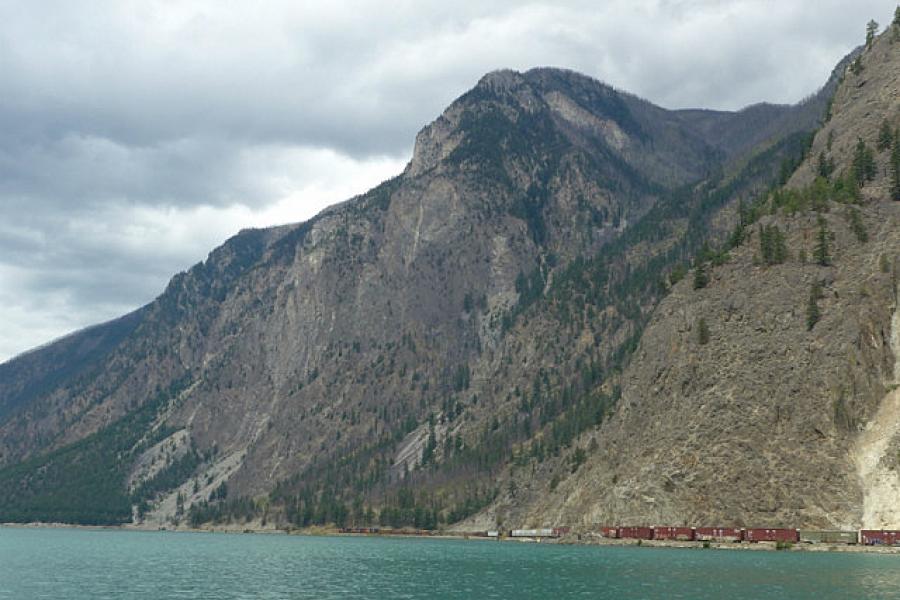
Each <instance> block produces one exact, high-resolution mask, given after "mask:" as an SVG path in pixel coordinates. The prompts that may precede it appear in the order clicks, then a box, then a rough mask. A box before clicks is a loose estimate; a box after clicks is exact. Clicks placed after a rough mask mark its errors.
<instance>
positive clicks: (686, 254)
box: [0, 41, 893, 526]
mask: <svg viewBox="0 0 900 600" xmlns="http://www.w3.org/2000/svg"><path fill="white" fill-rule="evenodd" d="M886 43H887V42H883V41H879V46H878V47H879V48H881V47H882V46H883V45H884V44H886ZM888 54H890V53H888ZM892 57H893V55H890V56H889V57H888V58H890V59H891V60H892ZM850 58H851V57H848V59H845V61H844V62H843V63H842V64H841V65H839V66H838V67H837V68H836V69H835V73H834V75H833V76H832V78H831V79H830V80H829V82H828V83H827V84H826V85H825V86H824V87H823V89H822V90H821V91H820V92H819V93H818V94H816V95H814V96H811V97H810V98H809V99H808V100H807V101H805V102H803V103H801V104H799V105H795V106H779V105H756V106H753V107H750V108H748V109H745V110H743V111H739V112H721V111H704V110H680V111H669V110H665V109H663V108H660V107H657V106H654V105H652V104H651V103H649V102H646V101H644V100H642V99H640V98H637V97H635V96H632V95H629V94H627V93H623V92H621V91H618V90H615V89H613V88H611V87H609V86H607V85H605V84H602V83H600V82H598V81H596V80H594V79H591V78H588V77H585V76H582V75H579V74H577V73H573V72H570V71H564V70H559V69H546V68H544V69H534V70H531V71H527V72H525V73H518V72H514V71H496V72H493V73H489V74H488V75H486V76H485V77H483V78H482V79H481V81H479V82H478V84H477V85H476V86H475V87H474V88H473V89H472V90H471V91H469V92H467V93H466V94H464V95H463V96H461V97H460V98H459V99H457V100H456V101H455V102H454V103H453V104H451V105H450V106H449V107H448V108H447V109H446V110H445V111H444V113H443V114H442V115H441V116H440V117H438V118H437V119H436V120H435V121H434V122H432V123H431V124H429V125H428V126H427V127H425V128H424V129H423V130H422V131H421V132H420V133H419V134H418V135H417V137H416V144H415V150H414V154H413V157H412V159H411V161H410V163H409V164H408V165H407V167H406V169H405V170H404V172H403V173H402V174H400V175H399V176H397V177H396V178H394V179H391V180H389V181H386V182H384V183H383V184H381V185H380V186H378V187H376V188H374V189H373V190H371V191H369V192H367V193H365V194H362V195H361V196H358V197H356V198H353V199H351V200H348V201H346V202H344V203H342V204H340V205H337V206H334V207H332V208H330V209H327V210H326V211H324V212H322V213H321V214H319V215H318V216H317V217H315V218H313V219H312V220H310V221H308V222H305V223H300V224H295V225H287V226H282V227H276V228H271V229H264V230H245V231H242V232H240V233H239V234H238V235H236V236H235V237H233V238H231V239H230V240H228V241H227V242H226V243H225V244H223V245H222V246H221V247H219V248H217V249H216V250H214V251H213V252H212V253H211V254H210V255H209V257H208V258H207V260H206V261H204V262H203V263H200V264H198V265H195V266H194V267H193V268H191V269H190V270H189V271H187V272H185V273H180V274H178V275H176V276H175V277H174V278H173V279H172V280H171V282H170V283H169V285H168V287H167V288H166V290H165V291H164V292H163V293H162V295H161V296H160V297H159V298H157V299H156V300H155V301H153V302H152V303H150V304H149V305H147V306H145V307H143V308H141V309H140V310H138V311H136V312H135V313H132V314H131V315H128V316H126V317H123V318H122V319H119V320H117V321H113V322H111V323H107V324H104V325H100V326H97V327H94V328H90V329H87V330H85V331H82V332H78V333H75V334H73V335H71V336H68V337H67V338H64V339H62V340H60V341H58V342H55V343H53V344H50V345H48V346H45V347H42V348H39V349H36V350H34V351H32V352H29V353H27V354H25V355H22V356H20V357H17V358H16V359H13V360H12V361H9V362H7V363H5V364H3V365H0V467H2V468H0V521H4V520H7V521H29V520H41V521H65V522H79V523H119V522H127V521H131V520H138V521H145V522H148V523H159V524H162V523H171V522H185V521H189V522H191V523H192V524H199V523H202V522H206V521H222V520H238V521H240V520H244V519H260V520H262V521H264V522H266V523H269V524H276V525H286V524H290V525H309V524H312V523H326V522H335V523H348V522H355V523H365V522H370V521H372V520H374V519H376V518H377V519H380V520H381V521H382V522H385V523H390V524H395V525H406V524H409V525H416V526H435V525H436V524H438V523H441V524H451V523H457V522H461V521H463V520H464V519H466V518H475V519H480V520H481V521H485V520H491V521H492V522H497V521H498V520H499V521H503V520H507V521H508V520H511V519H527V520H530V521H535V522H538V521H540V522H545V521H548V520H555V519H557V518H563V517H564V518H566V519H568V520H571V521H573V522H576V521H578V522H580V521H584V520H585V519H588V518H592V516H594V515H599V516H609V517H610V518H612V517H613V516H617V515H622V516H627V515H632V514H643V513H639V512H635V511H641V510H644V509H643V508H640V506H641V505H640V503H639V502H638V503H637V504H636V503H635V502H631V501H628V502H625V501H623V503H621V507H623V508H621V510H620V509H619V508H614V509H602V510H600V509H598V508H597V506H599V504H598V503H604V506H607V505H606V504H605V503H606V502H607V501H608V500H609V493H610V490H613V491H615V490H617V489H619V488H617V487H615V485H614V486H613V487H611V488H610V487H609V486H608V485H606V484H605V483H604V484H603V485H602V486H600V487H598V485H597V482H605V481H607V480H608V479H609V477H610V476H611V477H613V478H616V477H622V475H621V473H625V472H626V471H625V470H626V469H627V468H628V466H627V465H629V464H634V465H639V464H641V463H639V462H632V463H628V461H629V460H631V461H640V460H643V459H642V458H641V457H645V458H646V457H647V456H650V455H651V454H652V455H656V454H655V453H665V452H670V453H671V456H679V455H680V452H672V450H673V448H671V447H669V446H668V445H667V442H669V441H670V442H672V443H677V442H678V441H679V440H678V438H677V437H672V438H667V440H665V441H664V440H656V439H652V438H644V441H643V442H641V444H640V445H637V441H635V442H634V444H635V445H632V446H629V445H628V443H630V442H628V443H626V442H627V441H628V440H633V439H635V438H633V436H632V433H633V432H635V431H637V430H641V431H643V429H642V427H643V426H640V427H638V426H636V425H635V424H634V423H635V422H634V421H632V420H629V415H632V414H639V412H640V411H643V412H644V413H645V417H646V418H650V419H653V418H654V417H653V415H655V414H658V415H663V414H667V413H665V411H664V410H663V409H664V408H666V407H665V406H655V405H654V404H653V398H655V397H656V396H654V394H655V393H656V392H654V393H652V394H651V393H649V392H648V389H650V388H648V384H646V382H645V381H644V379H642V377H643V374H644V373H646V372H649V371H648V369H650V368H651V367H650V366H649V365H653V364H657V363H658V362H660V361H662V362H663V363H664V362H665V360H666V359H665V356H660V355H657V356H655V357H653V356H648V352H649V350H648V348H649V346H648V345H649V344H652V342H650V341H648V340H655V339H659V340H666V341H668V338H667V337H665V335H663V334H661V333H659V332H660V331H663V330H665V329H664V328H665V327H666V325H661V324H659V323H660V322H663V323H670V322H671V321H670V320H669V321H667V320H665V319H664V318H663V317H662V316H661V315H666V314H669V312H671V311H672V310H673V309H672V306H673V303H675V302H677V301H678V299H679V298H682V299H684V298H687V299H686V300H683V302H690V298H689V297H690V293H689V292H688V291H687V290H686V289H685V286H686V285H688V284H686V283H685V282H684V281H682V282H681V283H677V282H678V280H679V278H681V277H683V274H684V270H685V268H686V267H687V266H688V265H689V263H690V261H691V259H692V257H694V256H695V255H696V254H697V253H698V252H699V253H700V254H701V256H703V257H705V258H706V259H707V260H710V261H711V262H713V263H716V264H717V265H719V266H717V267H716V268H715V269H713V271H712V273H713V278H714V280H715V281H714V283H713V284H711V285H710V286H709V287H708V289H707V290H705V291H704V293H705V294H710V295H711V294H713V293H714V290H715V289H717V285H719V280H720V279H721V278H723V277H724V275H723V274H724V273H727V272H730V271H732V270H733V271H735V273H737V272H738V271H737V269H738V264H739V262H738V261H739V260H740V258H741V257H743V256H744V254H746V252H747V250H745V247H744V246H739V247H735V248H734V251H733V252H732V253H731V254H729V253H728V252H727V251H726V249H722V248H721V244H722V243H723V241H724V240H726V238H728V234H729V232H730V231H731V229H732V227H733V226H734V224H735V222H736V221H737V219H738V217H737V216H736V215H737V214H738V213H740V214H742V215H743V214H744V212H745V210H744V209H743V208H742V209H741V210H740V211H738V210H737V208H738V207H739V205H740V206H741V207H743V206H746V205H750V203H752V202H753V200H754V199H755V198H758V197H760V195H761V194H762V195H764V194H765V193H766V192H767V190H769V189H770V188H771V187H772V185H774V184H778V183H784V182H785V181H786V179H787V177H788V176H789V175H790V174H791V172H792V170H793V168H794V167H795V166H796V165H797V164H800V162H801V160H802V159H803V157H804V156H806V155H808V150H809V142H810V140H811V137H810V135H811V133H812V132H813V130H814V129H815V128H816V127H817V126H818V125H819V124H820V123H821V121H822V120H823V119H824V117H825V115H826V113H827V111H828V109H829V100H830V98H831V97H832V95H834V93H835V89H838V82H839V80H840V79H841V77H842V76H843V74H844V71H845V68H846V65H847V64H848V62H849V60H850ZM888 58H885V59H883V60H885V61H887V60H888ZM877 60H881V59H876V58H875V54H874V53H873V52H872V51H870V52H868V53H866V55H865V61H868V62H872V63H875V62H877ZM869 72H871V73H873V75H872V82H871V84H870V85H869V88H868V89H869V90H871V89H875V88H878V87H879V86H880V85H881V79H880V78H876V77H875V76H874V74H875V72H876V68H875V67H874V66H873V67H872V68H871V70H870V71H869ZM848 85H849V84H848V82H847V80H845V81H844V82H843V84H841V87H840V88H839V89H838V94H837V96H835V98H836V101H835V104H833V105H831V111H832V115H833V116H832V121H831V123H838V122H841V121H840V120H839V118H838V117H839V113H838V109H842V107H843V104H838V102H837V99H839V98H842V97H843V96H841V94H842V93H844V90H845V89H846V88H847V86H848ZM848 102H852V101H848ZM848 126H849V125H848ZM819 137H821V133H820V134H819ZM819 137H817V138H816V139H817V140H818V139H819ZM835 139H839V138H835ZM813 149H814V150H816V149H817V146H814V147H813ZM809 160H810V159H809V157H808V156H807V158H806V161H807V162H808V161H809ZM835 160H836V161H838V162H840V161H841V160H843V159H842V158H841V157H840V156H837V155H836V156H835ZM804 164H805V163H804ZM841 164H842V165H843V163H842V162H841ZM802 168H803V167H802V166H801V169H802ZM799 173H800V171H798V175H795V176H794V178H795V179H796V178H797V177H799ZM791 185H795V184H794V179H792V180H791ZM796 185H799V184H796ZM864 209H865V207H863V208H861V209H860V210H864ZM798 218H799V217H798ZM863 218H864V220H866V219H869V220H871V219H872V217H871V216H870V215H869V214H868V213H866V214H865V215H864V217H863ZM866 222H869V221H866ZM835 228H836V226H835ZM879 235H880V234H879ZM748 243H749V242H748ZM878 243H881V242H878ZM873 246H875V244H873ZM712 247H716V248H719V250H712V249H711V248H712ZM748 247H749V246H748ZM669 282H674V286H673V285H671V284H670V283H669ZM879 293H880V292H879ZM874 297H875V296H873V298H874ZM660 302H662V304H661V305H660V307H659V308H657V304H658V303H660ZM709 302H710V304H711V306H712V305H713V301H712V300H710V301H709ZM722 302H724V301H722ZM716 306H718V305H716ZM685 310H687V309H685ZM692 310H693V309H692ZM710 310H711V311H712V308H711V309H710ZM672 314H675V313H672ZM830 314H833V313H832V312H831V311H826V315H830ZM827 318H829V317H826V319H827ZM708 320H709V322H710V334H711V336H713V335H718V329H717V327H718V325H717V324H718V321H715V320H714V316H713V313H710V317H709V318H708ZM648 323H649V324H650V329H648V330H647V331H646V332H645V327H646V326H647V325H648ZM820 327H821V326H820ZM715 339H718V338H715ZM636 348H637V354H634V352H635V349H636ZM667 348H671V349H672V350H673V351H674V350H675V349H676V347H675V346H664V347H655V348H654V349H653V351H654V352H660V351H662V350H664V349H667ZM704 350H705V351H706V353H707V354H709V355H710V356H711V357H712V356H713V355H712V352H711V350H712V345H711V344H707V346H706V347H705V348H704ZM654 360H655V361H656V362H653V361H654ZM684 360H686V361H688V362H691V363H692V364H693V363H696V362H697V361H698V360H699V358H690V360H688V359H687V358H685V359H684ZM678 364H679V365H680V364H681V363H678ZM735 364H739V363H735ZM673 368H674V367H673ZM623 369H624V371H623ZM642 369H643V370H642ZM699 385H701V384H700V383H699V382H696V381H694V380H693V379H692V380H691V381H690V386H699ZM870 387H872V389H873V390H874V389H875V388H876V387H877V386H875V384H871V386H870ZM694 389H695V388H694V387H688V388H685V389H684V390H683V391H684V393H685V394H688V392H690V394H688V395H689V396H690V397H691V398H692V399H694V398H695V397H696V394H695V393H694V392H693V390H694ZM696 389H697V390H699V389H700V388H696ZM704 389H705V388H704ZM878 389H881V388H878ZM693 401H694V400H692V402H693ZM636 406H637V407H641V406H642V407H645V408H642V409H638V408H634V407H636ZM669 409H671V407H669V408H668V409H667V410H669ZM698 414H702V413H698ZM680 416H681V417H688V416H691V414H690V413H682V414H681V415H680ZM710 424H711V426H713V427H715V428H716V432H717V435H723V433H722V431H721V425H720V424H719V423H718V422H714V421H712V420H710ZM635 427H637V429H635ZM635 435H636V434H635ZM642 435H643V434H642ZM623 436H625V437H623ZM616 440H619V442H621V444H622V445H621V446H616V447H617V448H620V449H621V452H619V451H615V450H614V449H613V446H610V444H614V443H619V442H616ZM622 440H626V441H625V442H622ZM601 448H603V449H604V450H601ZM626 449H628V450H627V451H626ZM612 456H618V458H617V459H616V460H612V459H611V457H612ZM654 464H655V463H654ZM735 469H740V467H739V466H737V465H736V466H735ZM529 473H530V474H531V475H529ZM584 473H590V474H591V475H590V477H588V476H583V474H584ZM532 475H533V477H532ZM654 476H655V475H654ZM627 477H630V478H632V479H633V478H634V477H636V475H634V473H631V474H630V475H627ZM604 478H605V479H604ZM529 481H533V483H529ZM623 481H630V479H627V480H623ZM656 481H657V480H656V479H650V480H647V483H646V485H648V486H651V488H652V489H655V487H654V486H656ZM710 481H714V480H713V479H710ZM622 485H624V483H623V484H622ZM642 485H643V484H642ZM620 487H621V485H620ZM629 489H631V488H629ZM633 489H634V490H640V489H641V487H640V485H637V484H635V486H634V487H633ZM740 489H743V488H740ZM570 492H571V494H574V495H575V496H577V498H580V500H577V501H576V500H573V496H572V495H568V496H561V494H564V493H570ZM664 492H665V493H664V494H661V495H660V497H661V498H662V497H665V498H672V499H671V500H667V502H671V503H672V506H676V504H675V498H676V497H677V495H676V494H675V493H674V492H673V491H672V490H669V489H668V488H664ZM616 493H618V492H616ZM736 493H737V492H736ZM557 503H558V506H557ZM609 506H613V507H616V506H619V505H617V504H615V503H613V504H610V505H609ZM678 506H681V505H678ZM591 507H593V508H591ZM598 510H599V512H598ZM603 510H607V511H619V512H603ZM681 510H682V509H681V508H678V509H677V510H676V509H675V508H673V509H672V512H671V513H661V514H666V515H668V514H672V515H673V516H675V515H678V516H682V512H679V511H681ZM375 511H377V512H378V513H380V514H378V516H377V517H376V515H375ZM560 511H562V512H560ZM648 514H649V513H648ZM473 515H474V517H473ZM684 516H685V517H686V515H684Z"/></svg>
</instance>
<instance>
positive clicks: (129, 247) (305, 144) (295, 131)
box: [0, 0, 895, 361]
mask: <svg viewBox="0 0 900 600" xmlns="http://www.w3.org/2000/svg"><path fill="white" fill-rule="evenodd" d="M894 7H895V3H894V2H893V1H886V0H881V1H875V0H859V1H857V2H853V3H848V2H838V1H822V2H817V3H815V5H814V6H812V5H810V4H809V3H808V2H799V1H787V0H783V1H780V2H775V1H769V0H755V1H753V0H737V1H729V2H725V1H716V0H683V1H678V0H655V1H639V0H622V1H608V2H603V3H598V2H579V1H573V2H565V3H559V2H531V3H521V2H494V3H484V2H468V1H461V2H454V3H447V2H441V3H438V2H428V1H418V2H402V1H401V2H396V3H391V4H390V8H389V9H388V8H386V5H385V4H384V3H383V2H374V1H356V2H341V3H333V2H332V3H324V2H322V3H315V2H302V3H297V2H280V1H270V2H266V3H249V2H248V3H241V2H234V3H223V2H212V1H210V2H204V1H183V2H177V3H172V2H167V1H162V0H159V1H153V0H150V1H142V2H128V1H125V2H123V1H116V2H112V1H109V2H105V1H102V0H97V1H94V2H90V3H71V2H63V1H59V2H41V3H30V2H0V22H3V23H4V26H3V27H2V28H0V73H2V74H3V76H2V77H0V315H2V316H0V361H2V360H5V359H8V358H10V357H12V356H14V355H15V354H17V353H19V352H22V351H24V350H27V349H28V348H30V347H33V346H35V345H37V344H40V343H43V342H46V341H48V340H50V339H52V338H54V337H57V336H59V335H62V334H64V333H67V332H69V331H72V330H74V329H77V328H80V327H83V326H86V325H89V324H91V323H95V322H99V321H102V320H105V319H109V318H113V317H115V316H118V315H120V314H123V313H125V312H127V311H129V310H131V309H133V308H135V307H137V306H139V305H141V304H143V303H146V302H148V301H149V300H151V299H152V298H153V297H154V296H155V295H156V294H158V293H159V292H160V291H161V290H162V289H163V288H164V286H165V283H166V281H167V280H168V279H169V277H171V275H172V274H174V273H175V272H177V271H180V270H183V269H185V268H187V267H189V266H190V265H191V264H193V263H195V262H197V261H198V260H201V259H202V258H203V257H205V255H206V254H207V253H208V252H209V251H210V250H211V249H212V248H213V247H214V246H216V245H217V244H219V243H221V242H222V241H223V240H224V239H226V238H227V237H228V236H230V235H232V234H234V233H235V232H236V231H238V230H239V229H241V228H242V227H248V226H264V225H272V224H277V223H284V222H291V221H300V220H304V219H306V218H309V217H310V216H312V215H313V214H315V213H316V212H318V211H319V210H321V209H322V208H324V207H325V206H327V205H329V204H332V203H335V202H338V201H341V200H343V199H345V198H348V197H350V196H352V195H354V194H356V193H360V192H362V191H364V190H365V189H367V188H369V187H371V186H373V185H375V184H377V183H378V182H380V181H381V180H383V179H386V178H388V177H390V176H392V175H394V174H396V173H398V172H399V171H400V170H401V169H402V168H403V165H404V164H405V163H406V161H407V160H408V158H409V156H410V153H411V149H412V141H413V139H414V136H415V133H416V132H417V131H418V130H419V129H420V128H421V127H422V126H424V125H425V124H426V123H428V122H429V121H430V120H432V119H433V118H435V117H436V116H437V115H438V114H440V112H441V111H442V110H443V108H444V107H445V106H446V105H447V104H449V103H450V102H451V101H452V100H453V99H454V98H455V97H457V96H459V95H460V94H462V93H463V92H465V91H466V90H467V89H469V88H470V87H471V86H472V85H474V83H475V82H476V81H477V80H478V79H479V78H480V77H481V75H483V74H484V73H485V72H487V71H490V70H493V69H496V68H501V67H508V68H514V69H519V70H524V69H528V68H531V67H535V66H559V67H566V68H570V69H574V70H577V71H580V72H583V73H586V74H589V75H592V76H594V77H596V78H598V79H601V80H603V81H606V82H608V83H610V84H613V85H615V86H616V87H619V88H622V89H625V90H628V91H631V92H633V93H636V94H638V95H640V96H643V97H645V98H647V99H649V100H651V101H653V102H655V103H657V104H660V105H662V106H665V107H668V108H685V107H706V108H718V109H738V108H740V107H742V106H745V105H748V104H752V103H755V102H759V101H764V100H765V101H770V102H796V101H798V100H800V99H801V98H802V97H804V96H806V95H808V94H810V93H812V92H814V91H815V90H816V89H817V88H818V87H819V86H821V85H822V84H823V83H824V82H825V80H826V78H827V77H828V74H829V73H830V71H831V69H832V68H833V66H834V65H835V64H836V63H837V61H838V60H839V59H840V58H841V57H843V56H844V55H845V54H846V53H847V52H849V51H850V50H851V49H852V48H853V46H855V45H857V44H859V43H860V42H861V41H862V39H863V37H864V27H865V23H866V22H867V21H868V20H869V19H870V18H875V19H876V20H879V21H881V22H883V23H887V22H889V21H890V19H891V17H892V13H893V9H894Z"/></svg>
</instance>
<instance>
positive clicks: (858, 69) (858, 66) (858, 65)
mask: <svg viewBox="0 0 900 600" xmlns="http://www.w3.org/2000/svg"><path fill="white" fill-rule="evenodd" d="M863 68H864V67H863V64H862V55H859V56H857V57H856V60H854V61H853V62H852V63H850V71H851V72H852V73H853V74H854V75H859V74H860V73H862V72H863Z"/></svg>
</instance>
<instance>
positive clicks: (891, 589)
mask: <svg viewBox="0 0 900 600" xmlns="http://www.w3.org/2000/svg"><path fill="white" fill-rule="evenodd" d="M0 598H2V599H4V600H5V599H7V598H10V599H16V600H20V599H31V598H53V599H75V598H77V599H79V600H81V599H88V598H90V599H98V600H99V599H105V598H117V599H118V598H139V599H144V598H146V599H153V600H157V599H159V598H216V599H222V598H225V599H229V598H242V599H243V598H247V599H250V598H262V599H267V598H279V599H280V598H315V599H317V600H321V599H329V598H366V599H369V598H373V599H387V598H391V599H395V598H416V599H418V598H422V599H425V598H428V599H432V598H434V599H443V598H541V599H547V598H550V599H551V600H560V599H563V598H622V599H629V598H815V599H816V600H830V599H838V598H840V599H841V600H843V599H846V598H900V556H897V555H893V556H885V555H871V554H868V555H865V554H864V555H857V554H828V553H788V552H779V553H775V552H739V551H725V550H679V549H663V548H633V547H631V548H629V547H626V548H622V547H596V546H594V547H584V546H555V545H550V544H543V545H542V544H520V543H513V542H508V543H498V542H488V541H462V540H459V541H457V540H434V539H398V538H342V537H302V536H283V535H241V534H221V533H176V532H136V531H115V530H112V531H93V530H79V529H20V528H0Z"/></svg>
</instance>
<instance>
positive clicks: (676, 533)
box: [653, 527, 694, 542]
mask: <svg viewBox="0 0 900 600" xmlns="http://www.w3.org/2000/svg"><path fill="white" fill-rule="evenodd" d="M653 539H654V540H679V541H684V542H689V541H692V540H693V539H694V528H693V527H654V528H653Z"/></svg>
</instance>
